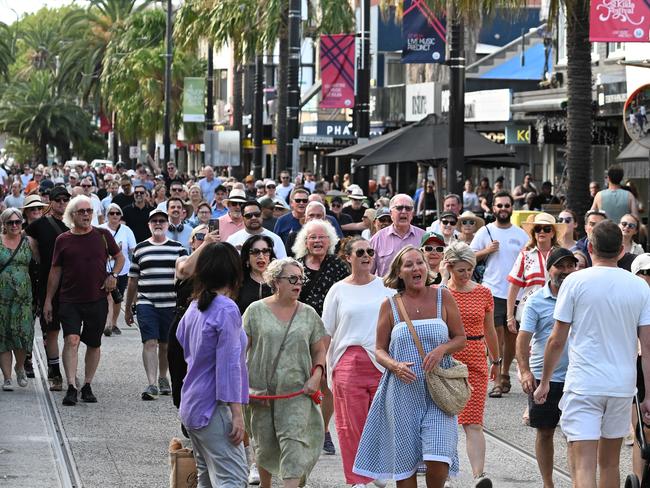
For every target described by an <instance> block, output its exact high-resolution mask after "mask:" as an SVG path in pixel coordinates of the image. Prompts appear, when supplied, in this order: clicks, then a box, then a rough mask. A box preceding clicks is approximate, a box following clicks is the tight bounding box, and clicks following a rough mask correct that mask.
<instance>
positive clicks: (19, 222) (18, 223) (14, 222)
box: [5, 220, 23, 227]
mask: <svg viewBox="0 0 650 488" xmlns="http://www.w3.org/2000/svg"><path fill="white" fill-rule="evenodd" d="M5 225H7V226H9V227H12V226H14V225H15V226H16V227H18V226H21V225H23V221H22V220H7V222H5Z"/></svg>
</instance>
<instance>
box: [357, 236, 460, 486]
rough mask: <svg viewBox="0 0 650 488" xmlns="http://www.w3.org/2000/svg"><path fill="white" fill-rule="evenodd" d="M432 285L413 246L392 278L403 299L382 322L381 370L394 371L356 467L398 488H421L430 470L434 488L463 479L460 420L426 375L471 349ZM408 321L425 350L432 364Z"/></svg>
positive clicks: (387, 307)
mask: <svg viewBox="0 0 650 488" xmlns="http://www.w3.org/2000/svg"><path fill="white" fill-rule="evenodd" d="M431 278H432V276H431V275H430V273H429V268H428V266H427V262H426V258H425V257H424V254H423V252H422V251H421V250H420V249H417V248H415V247H413V246H410V245H409V246H405V247H404V248H402V249H401V250H400V251H399V252H398V253H397V255H396V256H395V258H394V259H393V261H392V263H391V265H390V270H389V272H388V274H387V275H386V277H385V278H384V284H385V285H386V286H387V287H389V288H394V289H396V290H397V292H398V294H397V295H396V296H394V297H390V298H388V299H386V300H384V302H383V303H382V305H381V308H380V310H379V319H378V321H377V344H376V348H375V349H376V356H377V362H378V363H379V364H380V365H381V366H383V367H384V368H386V371H385V372H384V374H383V376H382V378H381V381H380V383H379V388H378V389H377V393H376V395H375V398H374V400H373V402H372V406H371V407H370V412H369V413H368V419H367V420H366V424H365V426H364V429H363V434H362V435H361V441H360V443H359V450H358V451H357V456H356V459H355V462H354V469H353V471H354V472H355V473H357V474H360V475H363V476H366V477H368V478H372V479H378V478H386V477H389V478H392V479H394V480H396V481H397V488H407V487H408V488H411V487H415V486H416V485H417V476H416V474H417V470H418V467H419V466H420V465H421V464H422V463H423V462H424V464H425V465H426V485H427V487H428V488H434V487H436V488H442V486H443V485H444V483H445V480H446V479H447V476H448V475H451V476H455V475H456V474H458V467H459V466H458V451H457V443H458V419H457V417H456V416H455V415H448V414H446V413H445V412H443V411H442V410H441V409H440V408H439V407H438V406H437V405H436V404H435V402H434V401H433V400H432V399H431V396H430V395H429V393H428V391H427V386H426V380H425V373H426V372H428V371H431V370H432V369H433V368H434V367H435V366H438V365H440V366H441V367H443V368H449V367H450V366H451V364H452V360H451V354H454V353H456V352H458V351H460V350H461V349H463V348H464V347H465V342H466V340H465V331H464V329H463V322H462V320H461V317H460V312H459V311H458V307H457V306H456V302H455V301H454V298H453V297H452V295H451V293H450V292H449V290H447V289H445V288H444V287H434V286H430V284H431ZM400 305H403V306H404V307H403V309H404V310H405V313H402V311H401V310H400V308H401V307H400ZM407 315H408V316H407ZM408 320H411V321H412V324H413V327H414V328H415V330H416V333H417V335H418V337H419V340H420V342H421V343H422V346H423V348H424V351H425V354H426V356H425V357H424V360H422V359H421V358H420V355H419V353H418V349H417V347H416V345H415V342H414V340H413V337H412V336H411V333H410V332H409V327H408V325H407V321H408Z"/></svg>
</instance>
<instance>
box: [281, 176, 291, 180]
mask: <svg viewBox="0 0 650 488" xmlns="http://www.w3.org/2000/svg"><path fill="white" fill-rule="evenodd" d="M280 179H282V180H288V179H289V177H288V176H283V177H282V178H280Z"/></svg>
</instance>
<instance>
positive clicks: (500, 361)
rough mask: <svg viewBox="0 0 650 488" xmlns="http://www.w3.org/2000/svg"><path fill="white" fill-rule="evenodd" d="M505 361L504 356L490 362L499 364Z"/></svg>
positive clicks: (494, 364) (493, 364)
mask: <svg viewBox="0 0 650 488" xmlns="http://www.w3.org/2000/svg"><path fill="white" fill-rule="evenodd" d="M502 362H503V358H499V359H495V360H494V361H493V360H492V359H490V364H491V365H492V366H498V365H500V364H501V363H502Z"/></svg>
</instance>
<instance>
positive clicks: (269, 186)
mask: <svg viewBox="0 0 650 488" xmlns="http://www.w3.org/2000/svg"><path fill="white" fill-rule="evenodd" d="M266 187H267V188H275V185H266Z"/></svg>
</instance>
